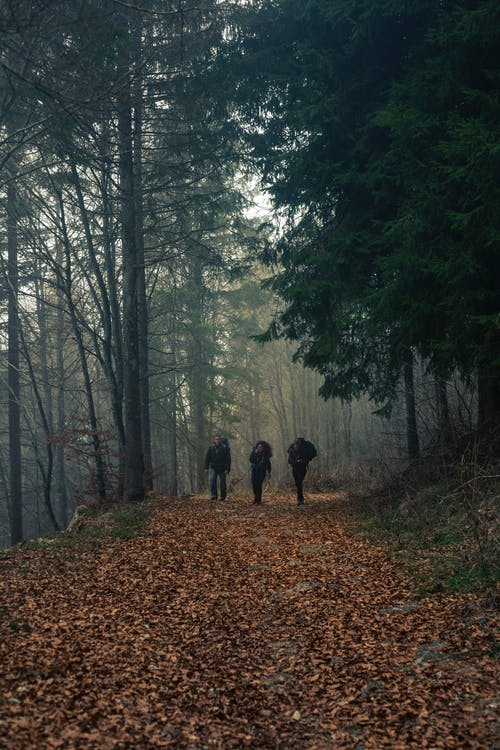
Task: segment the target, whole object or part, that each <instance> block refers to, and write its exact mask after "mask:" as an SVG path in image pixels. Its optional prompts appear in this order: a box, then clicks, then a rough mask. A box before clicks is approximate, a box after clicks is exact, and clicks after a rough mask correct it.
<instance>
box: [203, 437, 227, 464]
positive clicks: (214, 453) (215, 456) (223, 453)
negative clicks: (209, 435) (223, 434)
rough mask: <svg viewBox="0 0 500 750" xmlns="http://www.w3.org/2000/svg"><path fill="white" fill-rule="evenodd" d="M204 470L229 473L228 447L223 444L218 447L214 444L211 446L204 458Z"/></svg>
mask: <svg viewBox="0 0 500 750" xmlns="http://www.w3.org/2000/svg"><path fill="white" fill-rule="evenodd" d="M205 469H215V470H216V471H231V450H230V448H229V446H228V445H224V444H223V443H221V444H220V445H219V446H217V445H215V443H214V444H213V445H211V446H210V448H209V449H208V450H207V455H206V456H205Z"/></svg>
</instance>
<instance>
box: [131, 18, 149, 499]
mask: <svg viewBox="0 0 500 750" xmlns="http://www.w3.org/2000/svg"><path fill="white" fill-rule="evenodd" d="M137 37H138V39H137ZM137 37H136V39H137V41H136V45H137V47H138V49H139V51H140V44H141V40H140V25H139V28H138V32H137ZM139 51H138V53H137V54H138V55H139ZM138 64H139V65H140V60H139V61H138ZM134 206H135V241H136V248H137V316H138V328H139V370H140V374H139V377H140V392H141V437H142V450H143V453H144V484H145V487H146V490H147V491H148V492H150V491H152V489H153V463H152V454H151V419H150V411H149V400H150V395H149V314H148V299H147V293H146V258H145V252H144V208H143V188H142V78H141V76H140V74H139V71H136V79H135V82H134Z"/></svg>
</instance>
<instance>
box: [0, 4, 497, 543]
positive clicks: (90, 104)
mask: <svg viewBox="0 0 500 750" xmlns="http://www.w3.org/2000/svg"><path fill="white" fill-rule="evenodd" d="M140 6H141V7H140V8H134V7H131V6H128V5H127V4H126V3H119V2H113V0H85V1H84V2H81V3H78V4H75V3H73V2H62V0H39V2H24V0H20V2H18V3H16V4H15V6H13V5H12V4H10V3H8V2H5V1H4V0H2V2H0V36H1V40H2V52H1V53H0V54H1V58H0V59H1V63H2V67H1V72H0V118H1V126H0V166H1V171H0V202H1V216H0V243H1V255H0V257H1V268H0V271H1V278H0V295H1V296H0V304H1V309H2V317H1V351H0V356H1V383H0V388H1V399H2V403H3V404H4V407H5V408H4V410H3V412H2V416H1V417H0V420H1V423H0V427H1V429H0V530H1V531H0V546H5V545H7V544H9V543H16V542H19V541H21V540H22V539H23V538H29V537H31V536H37V535H40V534H42V533H46V532H49V531H51V530H52V529H54V528H61V527H62V528H63V527H65V526H66V524H67V522H68V520H69V518H70V517H71V514H72V511H73V509H74V507H75V505H76V504H78V503H80V502H86V503H88V502H90V503H96V504H99V505H103V506H104V505H107V504H108V503H110V502H113V501H115V500H116V499H120V498H124V499H125V500H140V499H142V498H143V497H144V496H145V495H146V493H147V492H148V491H150V490H151V489H152V488H153V486H154V488H155V489H157V490H159V491H161V492H165V493H169V494H174V495H175V494H181V495H189V494H191V493H197V492H200V491H204V489H205V482H206V479H205V475H204V473H203V471H202V468H203V457H204V453H205V450H206V447H207V445H208V443H209V442H210V441H211V439H212V436H213V433H214V431H220V432H222V433H223V434H225V435H227V436H228V437H229V439H230V442H231V447H232V453H233V457H234V466H233V471H232V479H233V488H234V489H236V490H237V489H239V488H240V487H242V486H244V485H247V484H248V463H247V459H248V454H249V452H250V449H251V446H252V443H253V442H254V441H255V440H256V439H258V438H265V439H267V440H269V442H271V444H272V445H273V449H274V459H273V469H274V477H273V482H275V483H276V484H280V483H284V482H286V481H287V480H288V469H287V466H286V447H287V446H288V444H289V442H290V441H291V440H292V438H293V437H294V436H295V435H296V434H304V435H306V436H307V437H308V438H310V439H312V440H313V441H314V442H315V444H316V445H317V447H318V453H319V457H318V459H317V460H316V461H315V465H314V470H313V471H312V472H311V475H310V478H309V481H310V483H311V485H314V484H316V485H317V486H327V485H328V484H331V483H332V482H337V483H338V482H339V481H344V480H345V479H346V478H349V479H351V480H352V479H359V478H363V479H364V480H365V481H366V482H368V483H370V482H375V481H376V480H377V479H378V478H379V477H380V475H381V474H384V473H388V472H392V471H396V470H398V469H400V468H402V467H403V466H404V465H405V463H406V462H407V460H408V459H415V458H416V457H418V455H419V454H420V452H421V451H426V450H429V449H431V448H433V447H435V446H436V445H438V444H445V443H448V442H449V441H451V440H452V439H453V437H454V436H456V435H460V434H463V433H471V432H472V431H473V430H474V429H475V428H476V427H477V425H478V419H479V422H480V424H483V423H484V422H486V421H488V420H491V421H492V422H493V425H494V426H495V425H498V414H499V413H500V396H499V394H500V390H499V372H500V364H499V363H500V344H499V338H500V327H499V324H498V315H499V309H500V305H499V290H498V281H497V280H498V278H499V277H500V267H499V263H500V260H499V258H500V256H499V253H498V222H499V209H498V206H499V205H500V202H499V200H498V198H499V196H498V180H497V178H498V167H499V164H498V159H499V151H498V143H499V142H500V139H499V138H498V135H499V133H498V123H499V121H500V118H499V117H498V114H499V113H498V97H497V96H496V95H495V91H497V86H498V54H499V52H498V50H499V49H500V44H497V42H498V41H499V40H498V35H499V33H498V32H499V27H500V23H499V13H500V11H499V9H498V7H497V4H496V3H493V2H486V1H485V0H483V1H482V2H477V3H472V4H471V3H466V2H450V3H433V2H424V1H423V0H421V1H420V2H418V3H413V4H412V10H411V12H410V10H407V11H406V12H405V13H404V14H403V13H402V11H401V9H400V3H394V4H392V3H386V2H384V3H382V2H381V1H380V2H379V1H377V2H374V3H370V4H369V8H368V7H365V6H367V4H364V3H353V2H348V1H347V0H339V1H338V2H332V1H331V0H315V1H314V2H309V3H305V4H304V3H303V2H299V0H276V1H274V0H273V1H272V2H262V3H261V2H255V3H252V2H249V3H243V2H242V3H236V4H234V5H231V4H224V3H220V2H217V0H202V1H201V2H199V3H196V8H193V7H191V6H190V4H188V3H186V4H184V3H183V2H181V3H179V2H176V3H173V2H172V3H170V2H155V1H154V0H145V1H144V2H143V3H141V4H140ZM431 93H432V96H431ZM256 174H261V175H262V189H265V190H267V191H269V193H270V194H271V196H272V198H273V209H272V210H270V209H266V211H259V210H258V209H257V208H256V207H255V205H254V203H255V202H258V201H259V200H260V194H259V192H258V189H254V190H253V191H252V190H251V189H250V188H249V185H255V176H256ZM262 263H263V264H264V265H262ZM263 279H267V282H266V284H265V286H267V288H262V284H261V281H262V280H263ZM271 320H272V321H273V322H272V324H271V326H269V321H271ZM266 329H267V334H264V335H262V331H265V330H266ZM259 334H261V336H260V338H261V341H260V342H259V341H258V340H256V339H255V337H258V335H259ZM280 339H281V340H280ZM263 340H267V343H264V344H263V343H262V341H263ZM297 349H298V356H296V350H297ZM294 359H296V360H298V361H293V360H294ZM302 363H304V364H305V365H306V366H308V367H309V368H310V369H305V368H304V367H303V366H302ZM318 389H320V390H321V391H322V394H323V396H324V397H327V400H324V399H323V398H322V397H321V396H319V395H318ZM375 410H378V411H379V414H374V411H375Z"/></svg>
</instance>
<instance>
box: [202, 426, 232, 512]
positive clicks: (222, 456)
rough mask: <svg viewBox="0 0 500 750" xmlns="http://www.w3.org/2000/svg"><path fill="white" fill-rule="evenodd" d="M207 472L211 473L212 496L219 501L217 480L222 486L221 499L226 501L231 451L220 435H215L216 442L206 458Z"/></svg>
mask: <svg viewBox="0 0 500 750" xmlns="http://www.w3.org/2000/svg"><path fill="white" fill-rule="evenodd" d="M205 471H206V472H209V479H210V495H211V498H212V500H217V478H218V479H219V484H220V499H221V500H225V499H226V492H227V484H226V476H227V474H229V472H230V471H231V450H230V448H229V445H227V444H224V443H223V442H222V437H221V436H220V435H215V437H214V442H213V444H212V445H211V446H210V448H209V449H208V450H207V455H206V456H205Z"/></svg>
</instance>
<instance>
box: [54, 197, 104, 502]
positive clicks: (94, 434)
mask: <svg viewBox="0 0 500 750" xmlns="http://www.w3.org/2000/svg"><path fill="white" fill-rule="evenodd" d="M58 197H59V206H60V212H61V216H60V218H61V228H62V234H63V244H64V253H65V272H64V276H63V277H62V278H63V282H62V286H63V289H64V293H65V296H66V304H67V306H68V313H69V316H70V320H71V327H72V329H73V334H74V336H75V340H76V344H77V348H78V354H79V357H80V365H81V368H82V376H83V382H84V386H85V393H86V396H87V408H88V416H89V422H90V429H91V439H92V447H93V453H94V461H95V467H96V484H97V495H98V497H99V501H100V503H101V504H104V503H105V502H106V480H105V473H104V462H103V460H102V449H101V440H100V437H99V425H98V422H97V414H96V410H95V404H94V394H93V393H92V383H91V380H90V373H89V367H88V362H87V354H86V351H85V346H84V341H83V336H82V331H81V329H80V326H79V324H78V317H77V314H76V308H75V305H74V301H73V273H72V263H71V246H70V242H69V237H68V232H67V228H66V221H65V216H64V204H63V201H62V196H61V194H59V196H58ZM61 276H62V269H61Z"/></svg>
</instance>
